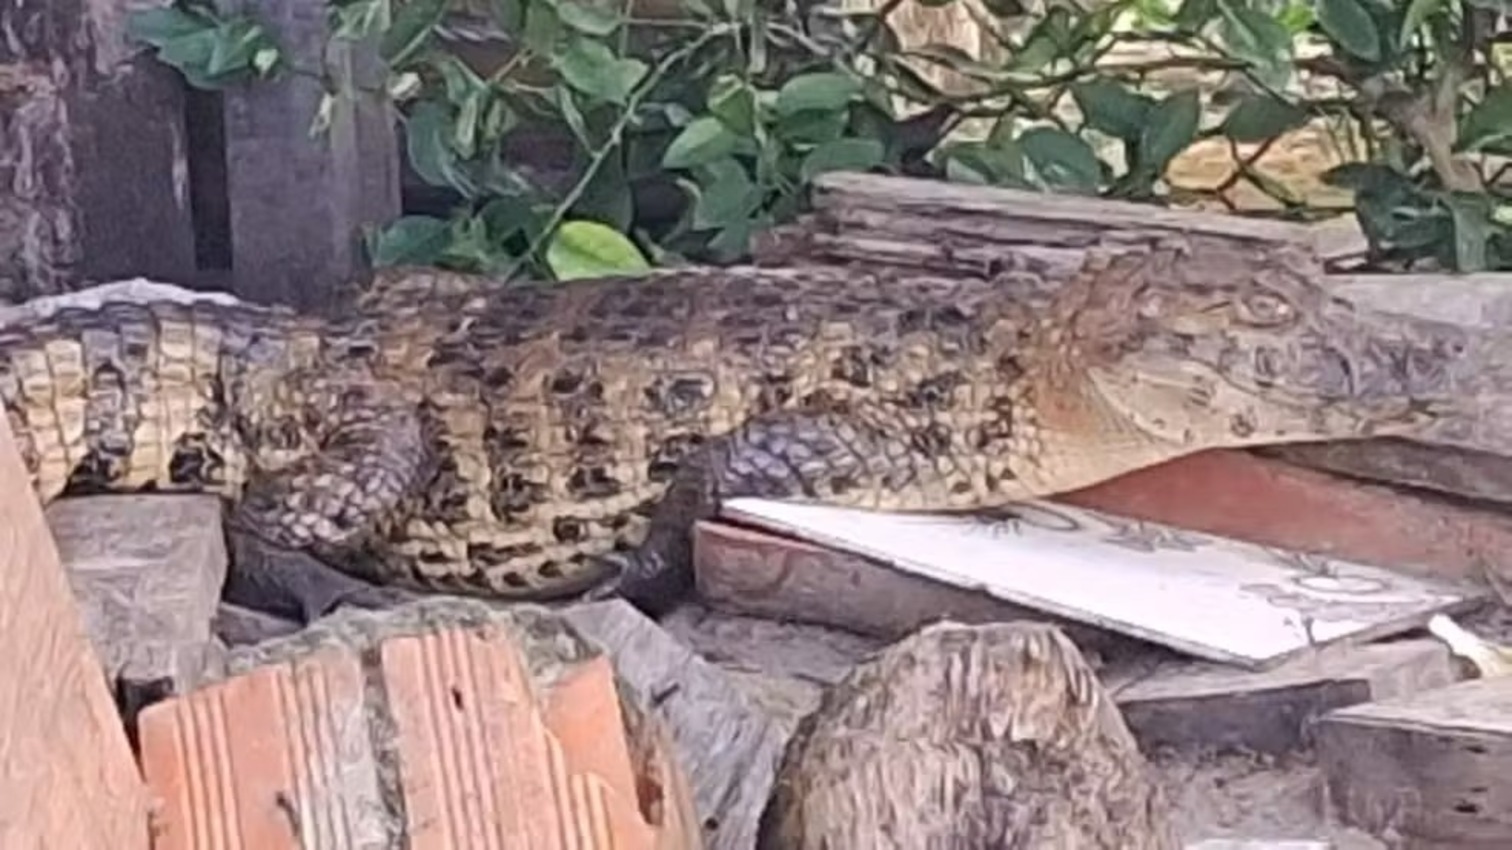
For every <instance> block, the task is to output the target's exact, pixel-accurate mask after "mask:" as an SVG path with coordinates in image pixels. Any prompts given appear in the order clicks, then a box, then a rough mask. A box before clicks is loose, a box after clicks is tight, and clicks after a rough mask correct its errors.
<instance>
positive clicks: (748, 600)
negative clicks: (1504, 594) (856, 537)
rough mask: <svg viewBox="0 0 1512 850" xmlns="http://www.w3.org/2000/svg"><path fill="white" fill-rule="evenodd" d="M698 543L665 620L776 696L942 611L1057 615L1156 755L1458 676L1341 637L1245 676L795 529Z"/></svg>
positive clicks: (743, 531)
mask: <svg viewBox="0 0 1512 850" xmlns="http://www.w3.org/2000/svg"><path fill="white" fill-rule="evenodd" d="M694 543H695V558H694V560H695V564H696V568H697V576H698V583H699V591H700V596H701V597H702V599H701V602H702V605H697V606H684V607H683V608H682V609H679V611H678V612H677V613H676V614H674V615H673V616H672V617H669V618H668V619H666V620H663V625H664V626H665V627H666V628H668V629H670V630H672V631H673V633H674V634H675V635H676V636H677V637H679V639H681V640H684V641H685V642H687V643H688V644H689V645H690V646H692V647H694V648H695V649H696V650H698V651H699V652H701V653H703V654H704V655H706V656H707V657H709V658H711V659H718V660H719V662H720V663H721V664H722V665H725V667H726V670H727V672H729V673H730V674H731V675H735V676H738V677H740V678H741V679H745V680H755V681H758V682H762V683H764V684H763V688H764V690H763V692H764V693H770V694H776V695H777V696H776V697H774V699H775V700H776V702H777V703H779V704H787V705H791V704H793V703H794V702H797V703H801V704H805V705H811V704H812V703H813V701H814V700H816V699H817V698H818V693H817V692H818V689H819V688H820V687H822V686H823V685H826V684H830V683H833V682H834V681H836V680H838V678H839V676H840V675H841V674H843V672H844V670H846V669H848V668H849V665H850V664H851V663H854V662H855V660H857V659H858V658H860V657H861V656H863V655H865V654H867V653H870V652H873V651H875V650H876V648H878V647H879V646H880V645H881V643H882V642H884V641H889V640H896V639H897V638H899V637H901V636H902V635H903V634H905V633H907V632H908V631H911V630H913V629H914V628H917V627H918V626H920V625H923V624H925V623H928V622H932V621H935V620H941V619H953V620H957V621H960V622H990V621H1005V620H1015V619H1030V620H1042V621H1051V622H1056V623H1057V624H1058V625H1060V626H1061V627H1062V628H1064V629H1065V630H1066V632H1067V634H1068V635H1069V636H1070V637H1071V638H1072V640H1074V641H1076V643H1077V644H1078V646H1080V647H1081V648H1082V650H1083V652H1084V653H1086V654H1087V655H1088V657H1090V658H1093V659H1095V663H1096V665H1097V667H1098V671H1099V676H1100V677H1101V678H1102V679H1103V681H1104V683H1105V684H1106V685H1107V687H1108V689H1109V691H1110V692H1111V693H1113V694H1114V696H1115V699H1117V701H1118V703H1119V707H1120V708H1121V709H1123V712H1124V717H1125V719H1126V720H1128V722H1129V726H1130V728H1131V729H1132V730H1133V731H1134V735H1135V737H1137V738H1138V739H1139V741H1140V744H1141V745H1142V746H1145V747H1148V748H1152V749H1156V748H1158V749H1168V750H1177V751H1185V752H1199V753H1201V752H1210V751H1222V750H1229V749H1234V750H1240V751H1245V752H1260V753H1272V754H1279V753H1284V752H1287V751H1291V750H1296V749H1297V748H1299V747H1303V746H1306V745H1307V744H1308V743H1309V742H1310V740H1311V737H1310V732H1309V725H1310V723H1311V722H1312V720H1313V719H1314V718H1316V717H1318V716H1319V715H1321V714H1322V713H1324V712H1326V711H1329V710H1331V709H1334V708H1338V707H1340V706H1344V705H1350V704H1353V703H1357V702H1363V701H1366V700H1371V699H1382V698H1385V697H1389V696H1396V695H1400V694H1407V693H1413V692H1415V691H1419V690H1423V689H1426V688H1434V687H1440V686H1442V685H1445V684H1448V683H1450V682H1453V681H1455V680H1456V679H1457V677H1458V671H1457V668H1456V665H1455V663H1454V662H1453V660H1452V658H1451V656H1450V654H1449V651H1448V650H1447V649H1446V648H1445V647H1444V646H1443V645H1442V644H1440V643H1439V642H1438V641H1437V640H1434V639H1432V638H1415V639H1410V640H1399V641H1388V642H1384V643H1369V644H1363V645H1349V644H1345V643H1337V644H1334V645H1331V646H1328V647H1323V648H1321V649H1319V650H1316V651H1313V652H1308V653H1303V654H1302V655H1300V656H1299V657H1297V658H1294V659H1292V660H1290V661H1285V662H1282V663H1280V664H1277V665H1275V666H1273V667H1272V668H1270V669H1268V670H1260V671H1256V670H1247V669H1244V668H1240V667H1235V666H1232V665H1228V664H1221V663H1217V662H1211V661H1194V660H1192V659H1191V658H1188V657H1186V656H1182V655H1179V654H1178V653H1175V652H1173V651H1171V650H1167V649H1165V648H1163V647H1159V646H1154V645H1152V644H1148V643H1145V642H1142V641H1137V640H1129V639H1127V638H1124V637H1123V636H1120V635H1116V634H1113V633H1111V632H1106V631H1103V630H1100V629H1096V628H1093V627H1091V626H1087V625H1085V624H1082V623H1077V622H1074V621H1066V620H1061V619H1059V618H1054V617H1049V616H1046V615H1044V614H1041V613H1039V612H1036V611H1033V610H1030V609H1027V608H1022V607H1019V606H1015V605H1011V604H1009V603H1006V602H1003V601H1001V600H998V599H994V598H993V597H991V596H989V595H987V594H984V593H979V592H973V591H969V590H965V589H963V588H959V587H955V586H953V585H950V584H946V583H944V582H940V581H936V580H934V579H931V578H926V577H923V576H918V575H914V574H912V573H908V572H904V571H901V570H897V569H894V568H892V567H890V566H888V565H887V564H884V563H882V562H881V561H878V560H875V559H870V558H865V557H862V556H860V555H856V554H852V553H849V552H844V551H839V550H834V549H826V548H824V547H821V546H818V545H817V544H814V543H809V542H805V541H802V540H798V539H794V538H791V537H778V536H776V535H775V534H771V533H768V532H764V531H760V530H756V529H749V528H742V527H739V526H734V525H730V524H727V523H723V522H717V521H714V522H703V523H700V524H699V526H698V527H697V529H696V531H695V534H694ZM973 603H976V604H973ZM695 610H696V612H695ZM795 620H796V621H797V622H795ZM858 631H859V632H862V633H864V634H865V635H866V636H862V635H861V634H856V632H858Z"/></svg>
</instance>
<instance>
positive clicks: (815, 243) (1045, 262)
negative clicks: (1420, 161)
mask: <svg viewBox="0 0 1512 850" xmlns="http://www.w3.org/2000/svg"><path fill="white" fill-rule="evenodd" d="M814 205H815V209H814V211H813V212H812V213H811V214H809V215H807V216H806V217H805V218H804V219H803V220H802V221H800V222H798V223H796V224H794V225H790V226H786V227H780V228H777V229H775V230H773V231H771V232H770V233H767V234H764V235H763V237H762V238H761V239H760V240H758V242H757V245H756V247H755V249H754V253H755V256H756V259H757V261H758V262H762V263H770V264H775V265H781V264H793V263H846V264H859V265H861V266H870V267H885V268H889V269H908V270H923V271H929V272H934V273H945V274H976V275H982V274H986V275H993V274H996V273H997V271H998V270H1000V269H1002V268H1003V267H1004V265H1005V262H1008V261H1013V262H1020V261H1026V260H1027V261H1032V262H1034V263H1037V264H1039V265H1041V266H1043V267H1044V268H1046V269H1047V270H1049V271H1051V272H1070V271H1072V270H1074V269H1075V267H1076V266H1078V265H1079V264H1080V263H1081V261H1082V259H1083V257H1084V256H1085V253H1086V250H1087V248H1089V247H1091V246H1093V245H1099V244H1101V245H1131V246H1134V245H1153V244H1156V243H1159V242H1162V241H1165V240H1169V239H1171V238H1172V237H1180V238H1181V239H1182V240H1183V241H1185V242H1186V243H1187V244H1188V245H1189V246H1190V247H1191V249H1192V251H1191V256H1192V258H1193V259H1192V261H1193V262H1194V263H1198V264H1201V265H1202V267H1203V272H1204V274H1210V275H1212V276H1215V279H1222V278H1226V277H1231V276H1233V275H1234V274H1236V273H1243V270H1244V268H1245V267H1246V264H1245V263H1243V262H1236V261H1235V255H1236V252H1241V253H1242V252H1244V251H1268V250H1272V249H1273V248H1274V247H1275V246H1277V245H1281V244H1296V245H1302V246H1311V245H1312V244H1313V241H1314V239H1315V236H1314V231H1313V230H1312V229H1311V228H1309V227H1308V226H1306V225H1300V224H1292V223H1287V222H1279V221H1271V220H1265V219H1253V218H1241V217H1238V216H1232V215H1223V214H1218V213H1210V212H1198V211H1192V210H1171V209H1162V208H1159V207H1155V206H1152V205H1149V204H1139V203H1134V202H1130V201H1110V200H1103V199H1096V198H1085V197H1079V196H1075V195H1065V194H1055V193H1041V192H1026V191H1021V190H1016V189H1004V188H997V187H985V186H965V185H961V184H953V183H946V182H941V181H934V180H918V179H912V178H905V177H888V176H883V175H874V174H849V173H836V174H826V175H823V176H822V177H820V178H818V182H817V183H816V185H815V196H814ZM1320 270H1321V266H1320Z"/></svg>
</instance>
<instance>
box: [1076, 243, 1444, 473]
mask: <svg viewBox="0 0 1512 850" xmlns="http://www.w3.org/2000/svg"><path fill="white" fill-rule="evenodd" d="M1174 260H1175V257H1171V256H1166V257H1156V258H1154V260H1153V261H1152V260H1151V258H1149V257H1145V258H1139V259H1136V258H1129V259H1123V258H1119V259H1113V260H1111V261H1102V262H1101V263H1100V264H1099V270H1098V271H1096V272H1095V273H1091V274H1089V275H1086V276H1084V279H1085V281H1086V285H1085V286H1084V287H1083V292H1082V298H1081V299H1079V300H1082V301H1083V305H1082V309H1081V311H1080V313H1079V316H1080V317H1081V318H1080V319H1079V320H1078V321H1077V322H1076V324H1077V325H1078V328H1077V335H1078V336H1081V337H1084V338H1086V339H1088V340H1090V341H1092V342H1093V344H1094V346H1095V353H1094V354H1093V356H1092V357H1091V359H1090V362H1089V365H1090V368H1089V369H1088V374H1089V376H1090V378H1091V384H1092V387H1093V388H1094V390H1095V393H1096V395H1097V396H1098V397H1099V400H1100V402H1101V403H1102V404H1105V405H1108V406H1111V407H1112V409H1113V411H1114V412H1116V413H1117V414H1118V415H1119V416H1120V418H1122V419H1123V420H1124V421H1127V422H1131V423H1133V424H1134V425H1136V426H1137V427H1138V428H1139V430H1141V431H1143V432H1144V433H1146V434H1147V435H1150V436H1152V437H1155V438H1157V439H1159V440H1160V441H1161V442H1163V443H1166V444H1175V445H1186V446H1191V445H1253V444H1266V443H1282V442H1297V441H1310V440H1337V439H1351V438H1366V437H1374V436H1385V435H1392V434H1395V435H1404V434H1412V433H1414V432H1417V431H1419V430H1420V429H1423V428H1424V427H1426V426H1428V425H1430V424H1432V423H1433V421H1434V420H1435V418H1436V417H1438V416H1439V415H1440V414H1441V413H1442V412H1443V411H1444V410H1445V409H1447V405H1450V404H1452V403H1453V402H1454V392H1453V390H1454V384H1455V381H1454V380H1453V376H1454V375H1455V374H1456V372H1457V371H1460V370H1459V369H1458V367H1459V365H1460V361H1461V360H1462V359H1463V357H1464V354H1465V349H1466V346H1467V340H1466V339H1465V335H1464V332H1463V331H1461V330H1460V329H1458V328H1455V327H1454V326H1451V325H1445V324H1439V323H1433V322H1426V321H1415V320H1413V319H1411V318H1409V317H1405V316H1395V315H1391V314H1386V313H1380V312H1375V311H1371V310H1367V309H1364V308H1362V307H1358V306H1355V305H1353V304H1351V303H1349V302H1346V301H1343V300H1341V299H1339V298H1336V297H1333V296H1331V295H1330V294H1329V293H1328V292H1327V291H1325V289H1324V288H1323V287H1322V286H1321V285H1320V284H1319V279H1320V277H1321V270H1320V269H1318V268H1317V265H1316V262H1315V261H1314V260H1312V258H1311V257H1310V256H1308V255H1306V254H1303V253H1301V252H1299V251H1288V250H1276V251H1274V252H1272V253H1271V254H1270V255H1268V256H1267V257H1265V258H1264V259H1263V260H1262V261H1261V262H1260V264H1259V265H1258V267H1257V266H1256V264H1254V263H1253V262H1246V263H1244V264H1238V263H1230V264H1229V266H1228V268H1227V270H1220V269H1217V268H1215V267H1214V266H1213V264H1212V263H1206V264H1205V263H1203V262H1201V261H1193V260H1181V261H1179V262H1178V261H1174ZM1204 266H1206V267H1204Z"/></svg>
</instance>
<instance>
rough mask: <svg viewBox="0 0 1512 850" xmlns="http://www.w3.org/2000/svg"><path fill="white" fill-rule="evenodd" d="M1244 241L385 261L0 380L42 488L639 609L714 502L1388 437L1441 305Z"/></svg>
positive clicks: (56, 358) (1429, 364)
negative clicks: (836, 265) (1072, 253)
mask: <svg viewBox="0 0 1512 850" xmlns="http://www.w3.org/2000/svg"><path fill="white" fill-rule="evenodd" d="M1267 262H1268V265H1264V266H1263V267H1261V268H1257V269H1255V270H1254V271H1253V273H1247V274H1246V275H1245V276H1244V278H1243V279H1242V280H1240V279H1238V278H1237V277H1236V279H1235V280H1233V281H1228V282H1220V283H1214V282H1212V280H1211V279H1210V276H1204V274H1203V272H1202V264H1201V263H1196V262H1193V261H1190V260H1188V259H1185V258H1183V256H1182V252H1181V250H1180V249H1179V246H1178V247H1176V248H1170V249H1162V250H1158V251H1142V252H1139V253H1131V254H1124V255H1120V256H1118V257H1116V258H1113V257H1110V256H1107V255H1104V254H1094V255H1092V257H1091V258H1090V259H1089V260H1088V263H1087V265H1086V267H1085V268H1084V269H1083V271H1082V273H1081V274H1080V275H1078V276H1077V277H1076V278H1075V279H1074V280H1070V281H1064V282H1062V283H1061V284H1059V285H1056V286H1050V285H1047V283H1046V282H1045V281H1044V280H1043V279H1042V278H1040V277H1038V276H1036V275H1035V274H1034V273H1033V272H1032V271H1030V270H1019V271H1010V272H1008V273H1006V274H1005V275H1003V276H1000V277H999V278H998V279H993V280H988V279H949V280H947V279H940V278H927V277H917V276H916V277H908V278H897V279H885V278H882V277H878V276H874V275H869V274H860V273H856V272H847V271H844V270H840V269H828V270H823V269H811V270H768V269H749V268H747V269H720V270H709V269H693V270H678V271H670V272H662V273H658V274H656V275H653V276H650V277H647V278H641V279H636V278H628V279H605V280H600V281H593V282H583V283H574V284H569V285H558V286H543V287H528V288H525V287H519V288H509V289H504V290H502V291H501V290H499V289H498V288H496V287H493V286H491V285H489V284H488V283H487V282H486V281H483V280H482V279H478V278H468V277H463V276H459V275H451V274H445V273H439V272H425V271H408V272H405V273H403V274H400V275H397V276H396V275H393V274H390V275H387V276H386V277H385V279H384V280H382V281H380V283H379V285H378V287H377V288H376V289H374V290H373V291H372V292H370V293H369V294H368V295H367V296H366V297H365V300H364V301H363V303H362V304H361V306H359V308H358V309H356V310H355V311H354V312H353V313H351V314H349V315H346V316H344V317H340V318H334V319H326V320H318V319H315V318H309V317H300V316H295V315H293V314H291V313H289V312H288V311H283V310H271V309H266V308H259V307H254V306H250V305H242V306H227V305H224V304H213V303H200V304H195V305H187V306H186V305H183V304H174V303H166V302H151V303H146V304H139V305H133V304H126V303H115V304H107V305H105V306H104V307H101V308H99V309H90V310H73V311H68V310H65V311H62V312H59V313H57V314H55V315H53V316H51V317H49V318H47V319H45V320H44V321H42V322H40V323H36V324H34V325H31V326H26V327H22V326H11V327H8V328H0V396H3V398H4V399H5V404H6V408H7V411H8V413H9V415H10V420H11V425H12V428H13V429H14V431H15V432H16V434H17V435H18V437H19V438H20V442H21V445H22V448H23V451H24V453H25V455H26V461H27V464H28V466H29V469H30V470H31V471H32V474H33V483H34V485H35V486H36V489H37V491H38V492H39V494H40V495H41V496H42V497H43V498H45V499H50V498H53V497H56V496H58V495H59V494H60V493H63V492H64V491H65V488H67V489H68V490H69V491H70V492H87V491H92V490H93V491H120V490H132V489H140V488H143V487H146V486H154V485H155V486H156V487H157V488H158V489H161V490H205V491H212V492H216V493H220V494H223V495H225V496H226V497H227V498H228V499H229V500H230V501H231V503H232V505H233V510H232V514H231V516H232V520H233V522H234V523H236V524H237V525H238V526H239V527H242V528H244V529H249V530H251V531H252V532H253V533H255V534H257V535H258V536H261V537H263V538H264V539H267V540H269V541H271V542H274V543H277V544H278V545H282V546H288V547H293V548H300V549H305V550H308V551H311V552H313V553H315V554H317V555H318V556H320V557H321V558H322V559H325V560H327V561H328V562H330V563H335V564H339V565H341V566H342V567H343V568H344V569H346V570H348V571H351V572H354V573H357V574H360V575H362V576H364V577H366V578H368V579H371V580H374V581H377V582H379V583H382V584H388V585H396V586H403V587H410V588H415V589H420V590H443V591H449V592H456V593H471V594H478V595H483V596H489V597H495V598H503V599H535V600H542V599H550V598H561V597H566V596H572V595H576V594H578V593H580V592H582V591H584V590H587V589H590V588H594V587H597V588H600V590H601V591H602V590H603V589H606V588H607V589H617V590H620V591H621V592H623V593H624V594H625V595H626V596H628V597H629V598H631V599H632V601H636V602H637V603H638V604H641V605H642V606H643V607H647V608H651V609H655V608H659V607H660V606H661V605H662V604H663V603H664V602H665V601H666V600H668V599H671V598H674V597H675V596H676V595H677V594H678V593H680V592H681V591H683V590H685V589H686V588H687V587H688V584H689V580H690V574H691V573H690V569H689V558H690V553H689V539H688V530H689V527H690V525H691V523H692V522H694V521H695V520H697V519H698V518H701V517H707V516H710V515H712V514H713V513H714V512H715V511H716V509H717V506H718V502H719V500H721V499H725V498H731V497H737V496H760V497H768V498H790V499H806V500H814V501H821V502H827V503H831V504H838V505H848V506H858V507H866V508H878V509H892V510H963V509H974V508H984V507H996V506H1001V505H1004V504H1008V503H1011V502H1013V501H1017V500H1022V499H1025V498H1030V497H1038V496H1044V495H1048V494H1053V493H1058V492H1063V491H1066V490H1071V489H1075V488H1079V487H1083V486H1086V485H1090V484H1093V483H1096V482H1098V481H1101V480H1104V479H1107V478H1111V477H1113V476H1116V475H1119V474H1122V473H1125V472H1128V471H1131V470H1134V469H1137V468H1140V467H1143V466H1148V465H1150V464H1154V463H1157V462H1160V461H1163V460H1166V459H1169V458H1172V457H1176V456H1178V455H1182V454H1186V453H1189V452H1193V451H1197V450H1200V449H1205V448H1213V447H1218V446H1245V445H1257V444H1266V443H1281V442H1290V441H1297V440H1319V439H1347V438H1355V437H1366V436H1375V435H1383V434H1410V433H1413V432H1414V430H1416V429H1418V428H1421V427H1423V426H1425V425H1426V424H1429V423H1431V422H1433V421H1434V419H1435V417H1436V416H1438V415H1439V413H1440V412H1441V410H1442V407H1443V405H1442V404H1441V402H1442V403H1447V402H1450V401H1452V398H1450V396H1449V392H1448V390H1447V389H1446V388H1445V385H1444V381H1443V380H1442V375H1443V373H1444V371H1445V370H1446V369H1448V368H1449V367H1451V366H1453V365H1454V362H1455V360H1456V358H1457V357H1459V352H1460V350H1461V348H1462V344H1463V343H1462V341H1461V340H1459V339H1457V338H1455V335H1454V332H1453V331H1452V330H1451V329H1443V328H1438V329H1433V330H1431V332H1424V331H1423V330H1422V329H1421V328H1410V327H1408V326H1406V325H1404V324H1402V323H1401V322H1400V321H1396V320H1389V319H1387V318H1385V317H1380V316H1373V315H1368V314H1365V313H1362V312H1359V311H1356V310H1354V309H1353V308H1351V307H1349V306H1348V305H1345V304H1343V303H1341V302H1337V301H1334V300H1332V299H1330V298H1328V297H1327V296H1326V294H1325V293H1323V292H1322V291H1321V290H1320V289H1319V287H1318V286H1317V285H1316V283H1314V279H1315V278H1316V270H1315V269H1313V268H1312V267H1311V266H1310V265H1309V264H1308V262H1307V261H1306V260H1305V259H1304V258H1301V257H1298V256H1292V255H1290V254H1287V253H1286V252H1279V251H1278V252H1276V253H1275V254H1273V255H1271V256H1270V257H1269V259H1268V261H1267ZM420 293H424V294H425V297H419V298H417V297H416V296H417V294H420ZM616 570H620V571H621V572H620V574H619V577H618V579H612V578H611V576H612V575H613V574H614V572H615V571H616Z"/></svg>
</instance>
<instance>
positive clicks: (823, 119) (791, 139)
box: [777, 109, 850, 145]
mask: <svg viewBox="0 0 1512 850" xmlns="http://www.w3.org/2000/svg"><path fill="white" fill-rule="evenodd" d="M849 124H850V116H849V115H848V114H846V113H845V112H841V111H836V112H824V111H820V110H817V109H809V110H805V111H803V112H795V113H793V114H792V115H784V116H783V117H782V118H781V119H779V120H778V122H777V136H778V137H779V138H781V139H782V140H783V141H784V142H787V143H788V144H790V145H822V144H824V143H825V142H832V141H834V140H835V139H838V138H840V137H841V136H843V135H845V129H846V127H847V126H848V125H849Z"/></svg>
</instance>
